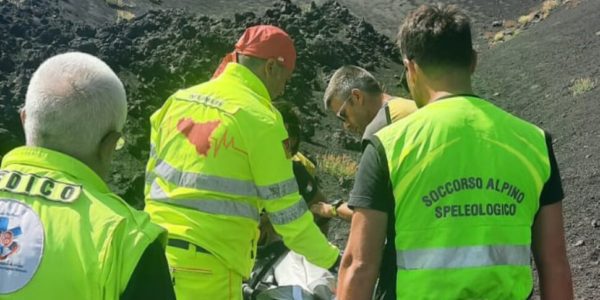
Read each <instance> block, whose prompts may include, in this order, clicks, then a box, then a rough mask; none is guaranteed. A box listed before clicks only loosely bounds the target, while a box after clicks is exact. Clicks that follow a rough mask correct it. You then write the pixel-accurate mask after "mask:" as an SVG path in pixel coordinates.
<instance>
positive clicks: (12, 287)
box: [0, 53, 174, 299]
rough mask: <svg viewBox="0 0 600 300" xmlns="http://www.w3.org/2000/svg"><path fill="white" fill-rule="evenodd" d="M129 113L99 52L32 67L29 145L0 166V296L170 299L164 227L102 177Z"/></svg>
mask: <svg viewBox="0 0 600 300" xmlns="http://www.w3.org/2000/svg"><path fill="white" fill-rule="evenodd" d="M126 117H127V103H126V96H125V89H124V87H123V84H122V83H121V81H120V80H119V78H118V77H117V76H116V74H115V73H114V72H113V71H112V70H111V69H110V67H108V66H107V65H106V64H105V63H104V62H102V61H101V60H100V59H98V58H96V57H93V56H91V55H88V54H83V53H66V54H61V55H57V56H54V57H52V58H50V59H48V60H47V61H45V62H44V63H43V64H42V65H41V66H40V67H39V68H38V69H37V71H36V72H35V73H34V74H33V77H32V79H31V82H30V84H29V88H28V91H27V96H26V99H25V107H24V110H23V112H22V114H21V119H22V121H23V126H24V129H25V136H26V140H27V145H26V146H24V147H20V148H17V149H14V150H13V151H11V152H10V153H8V154H7V155H6V156H5V157H4V160H3V163H2V166H1V168H0V298H5V297H8V298H10V299H174V292H173V287H172V284H171V281H170V275H169V270H168V266H167V262H166V258H165V256H164V251H163V249H164V241H165V237H166V232H165V230H164V229H162V228H161V227H159V226H157V225H155V224H153V223H151V222H150V219H149V217H148V215H147V214H146V213H144V212H140V211H136V210H135V209H133V208H132V207H130V206H129V205H127V204H126V202H125V201H123V200H122V199H121V198H119V197H118V196H117V195H115V194H113V193H111V192H110V190H109V188H108V186H107V185H106V183H105V181H104V180H103V178H106V177H107V175H108V174H109V169H110V164H111V161H112V155H113V151H114V150H115V146H116V144H117V142H118V140H119V139H120V137H121V131H122V130H123V127H124V125H125V119H126ZM42 258H43V259H42Z"/></svg>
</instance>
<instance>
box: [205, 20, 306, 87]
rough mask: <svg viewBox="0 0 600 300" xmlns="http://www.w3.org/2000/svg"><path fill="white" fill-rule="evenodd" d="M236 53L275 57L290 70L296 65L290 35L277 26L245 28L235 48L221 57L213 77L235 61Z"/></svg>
mask: <svg viewBox="0 0 600 300" xmlns="http://www.w3.org/2000/svg"><path fill="white" fill-rule="evenodd" d="M238 53H239V54H243V55H248V56H252V57H256V58H262V59H269V58H275V59H277V61H279V63H281V65H282V66H284V67H285V68H286V69H288V70H290V71H293V70H294V67H295V66H296V49H295V48H294V41H292V39H291V38H290V36H289V35H288V34H287V33H286V32H285V31H283V30H282V29H281V28H279V27H275V26H271V25H257V26H252V27H248V28H247V29H246V31H245V32H244V34H243V35H242V36H241V37H240V39H239V40H238V41H237V43H236V44H235V50H233V52H231V53H229V54H227V55H226V56H225V57H224V58H223V60H222V61H221V64H220V65H219V67H218V68H217V70H216V71H215V73H214V74H213V78H215V77H217V76H219V75H220V74H221V73H222V72H223V70H225V66H226V65H227V64H228V63H230V62H237V55H236V54H238Z"/></svg>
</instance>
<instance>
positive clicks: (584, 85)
mask: <svg viewBox="0 0 600 300" xmlns="http://www.w3.org/2000/svg"><path fill="white" fill-rule="evenodd" d="M595 87H596V82H594V80H592V79H591V78H589V77H586V78H579V79H577V80H575V81H573V84H572V85H571V87H569V90H570V91H571V93H573V96H578V95H581V94H584V93H587V92H589V91H591V90H593V89H594V88H595Z"/></svg>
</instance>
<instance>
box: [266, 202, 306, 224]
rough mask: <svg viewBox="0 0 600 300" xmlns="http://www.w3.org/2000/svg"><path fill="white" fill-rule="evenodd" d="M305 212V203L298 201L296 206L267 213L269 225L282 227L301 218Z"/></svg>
mask: <svg viewBox="0 0 600 300" xmlns="http://www.w3.org/2000/svg"><path fill="white" fill-rule="evenodd" d="M307 210H308V207H307V206H306V202H305V201H304V200H303V199H300V200H298V202H296V204H294V205H292V206H290V207H288V208H286V209H282V210H280V211H276V212H271V213H268V215H269V220H270V221H271V223H273V224H275V225H284V224H287V223H290V222H292V221H294V220H296V219H298V218H300V217H302V215H304V213H306V211H307Z"/></svg>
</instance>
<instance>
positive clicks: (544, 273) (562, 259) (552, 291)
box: [532, 202, 573, 300]
mask: <svg viewBox="0 0 600 300" xmlns="http://www.w3.org/2000/svg"><path fill="white" fill-rule="evenodd" d="M532 235H533V236H532V239H533V241H532V251H533V257H534V259H535V264H536V266H537V271H538V275H539V280H540V290H541V294H542V299H543V300H553V299H557V300H558V299H566V300H568V299H573V282H572V281H571V270H570V267H569V261H568V259H567V251H566V247H565V231H564V228H563V217H562V203H561V202H557V203H554V204H550V205H545V206H542V207H541V208H540V211H539V212H538V215H537V217H536V219H535V222H534V224H533V233H532Z"/></svg>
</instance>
